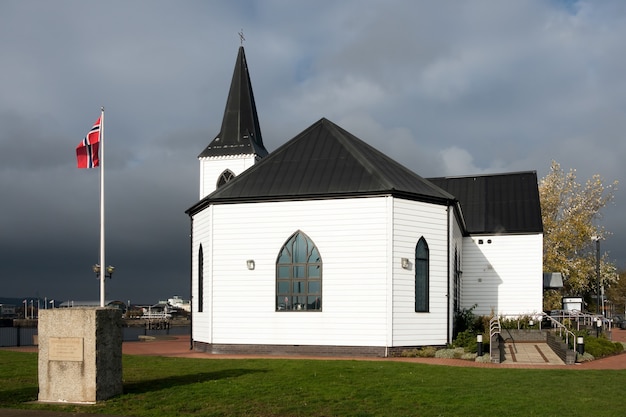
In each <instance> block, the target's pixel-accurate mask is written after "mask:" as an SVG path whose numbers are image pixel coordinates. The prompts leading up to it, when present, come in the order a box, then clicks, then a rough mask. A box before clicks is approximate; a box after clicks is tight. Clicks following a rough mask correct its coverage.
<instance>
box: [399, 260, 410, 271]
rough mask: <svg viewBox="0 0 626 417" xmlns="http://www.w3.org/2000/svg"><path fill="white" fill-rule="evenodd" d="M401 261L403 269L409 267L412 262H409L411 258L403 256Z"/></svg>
mask: <svg viewBox="0 0 626 417" xmlns="http://www.w3.org/2000/svg"><path fill="white" fill-rule="evenodd" d="M400 263H401V265H402V268H403V269H409V267H410V266H411V262H409V258H401V259H400Z"/></svg>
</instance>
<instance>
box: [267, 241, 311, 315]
mask: <svg viewBox="0 0 626 417" xmlns="http://www.w3.org/2000/svg"><path fill="white" fill-rule="evenodd" d="M321 310H322V258H321V257H320V254H319V251H318V250H317V247H316V246H315V244H314V243H313V241H312V240H311V239H310V238H309V237H308V236H307V235H305V234H304V233H302V232H301V231H297V232H296V233H294V234H293V235H292V236H291V237H290V238H289V240H288V241H287V243H285V245H284V246H283V247H282V249H281V250H280V253H279V255H278V260H277V261H276V311H321Z"/></svg>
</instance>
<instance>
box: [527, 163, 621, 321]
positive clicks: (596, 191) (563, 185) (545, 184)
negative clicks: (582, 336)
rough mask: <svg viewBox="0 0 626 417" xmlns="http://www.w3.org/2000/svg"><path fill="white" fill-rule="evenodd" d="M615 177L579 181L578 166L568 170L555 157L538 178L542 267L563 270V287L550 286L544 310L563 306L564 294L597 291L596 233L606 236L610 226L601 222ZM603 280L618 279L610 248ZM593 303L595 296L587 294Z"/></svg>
mask: <svg viewBox="0 0 626 417" xmlns="http://www.w3.org/2000/svg"><path fill="white" fill-rule="evenodd" d="M616 188H617V181H615V182H613V183H612V184H609V185H604V183H603V181H602V178H601V177H600V176H599V175H597V174H596V175H594V176H593V177H591V179H589V180H588V181H587V182H586V183H585V185H582V184H580V183H578V182H577V181H576V170H573V169H572V170H570V171H569V172H565V171H564V170H563V169H562V168H561V165H559V164H558V163H557V162H555V161H553V162H552V166H551V167H550V172H549V173H548V175H546V177H545V178H543V179H542V180H541V181H540V183H539V198H540V200H541V215H542V219H543V270H544V271H546V272H560V273H561V274H563V278H564V288H563V289H562V291H548V292H547V293H546V294H545V296H544V310H546V311H548V310H554V309H560V308H561V307H560V306H561V297H562V296H573V295H578V296H585V295H587V296H589V294H596V291H597V278H596V250H595V248H596V246H595V241H594V240H595V239H601V240H602V239H604V238H605V237H607V236H608V235H610V232H608V231H607V230H605V229H604V227H602V226H600V225H598V224H597V220H599V219H600V218H601V210H602V209H603V208H604V207H606V205H607V204H608V203H610V202H611V201H612V200H613V198H614V192H615V190H616ZM600 277H601V285H605V286H608V285H611V284H613V283H615V282H617V280H618V275H617V273H616V267H615V264H614V263H613V262H611V261H610V259H609V256H608V254H607V253H604V254H602V256H601V260H600ZM588 301H589V302H591V303H594V304H595V302H596V301H595V300H593V299H590V298H589V297H588Z"/></svg>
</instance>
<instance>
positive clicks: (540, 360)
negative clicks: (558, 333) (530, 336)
mask: <svg viewBox="0 0 626 417" xmlns="http://www.w3.org/2000/svg"><path fill="white" fill-rule="evenodd" d="M504 352H505V353H504V355H505V359H504V361H503V362H501V363H503V364H512V363H515V364H527V365H565V362H563V360H561V358H559V356H558V355H557V354H556V353H555V352H554V351H553V350H552V348H550V346H548V344H547V343H542V342H525V343H510V342H507V343H505V347H504Z"/></svg>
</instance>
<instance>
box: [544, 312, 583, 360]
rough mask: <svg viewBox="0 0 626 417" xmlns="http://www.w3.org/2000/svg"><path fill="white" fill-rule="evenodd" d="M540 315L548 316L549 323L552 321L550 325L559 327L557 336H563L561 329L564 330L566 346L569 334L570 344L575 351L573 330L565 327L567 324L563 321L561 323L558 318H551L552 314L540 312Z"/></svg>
mask: <svg viewBox="0 0 626 417" xmlns="http://www.w3.org/2000/svg"><path fill="white" fill-rule="evenodd" d="M542 316H543V317H544V318H548V319H549V321H550V323H552V325H553V326H554V327H556V328H558V329H559V336H561V337H563V331H565V344H566V345H567V346H569V336H570V335H571V336H572V344H573V346H574V352H576V335H575V334H574V332H572V331H571V330H570V329H568V328H567V326H565V325H564V324H563V323H561V322H560V321H558V320H555V319H554V318H552V316H550V315H548V314H546V313H542Z"/></svg>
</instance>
